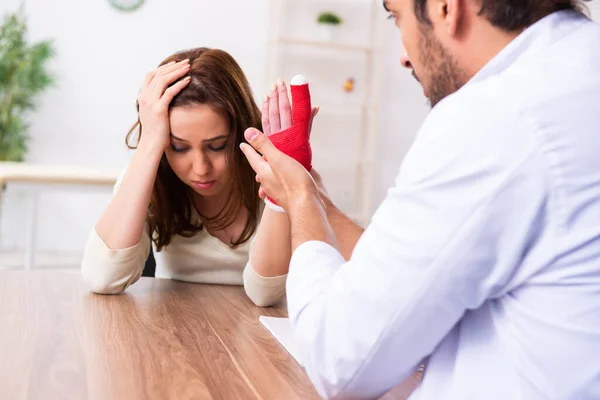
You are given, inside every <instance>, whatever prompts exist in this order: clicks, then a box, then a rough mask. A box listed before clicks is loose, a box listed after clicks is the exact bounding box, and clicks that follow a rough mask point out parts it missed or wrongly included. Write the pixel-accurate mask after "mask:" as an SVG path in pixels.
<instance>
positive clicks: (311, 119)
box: [308, 107, 321, 136]
mask: <svg viewBox="0 0 600 400" xmlns="http://www.w3.org/2000/svg"><path fill="white" fill-rule="evenodd" d="M319 111H321V107H315V108H313V109H312V117H311V118H310V124H308V135H309V136H310V134H311V133H312V124H313V121H314V119H315V117H316V116H317V114H318V113H319Z"/></svg>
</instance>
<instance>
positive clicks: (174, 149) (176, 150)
mask: <svg viewBox="0 0 600 400" xmlns="http://www.w3.org/2000/svg"><path fill="white" fill-rule="evenodd" d="M171 149H173V151H174V152H175V153H183V152H184V151H187V149H188V148H187V147H177V146H175V145H171Z"/></svg>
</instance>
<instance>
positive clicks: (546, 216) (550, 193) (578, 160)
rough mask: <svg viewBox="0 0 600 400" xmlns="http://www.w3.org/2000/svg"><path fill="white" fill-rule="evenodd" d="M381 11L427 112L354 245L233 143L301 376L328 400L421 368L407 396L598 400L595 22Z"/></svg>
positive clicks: (293, 176)
mask: <svg viewBox="0 0 600 400" xmlns="http://www.w3.org/2000/svg"><path fill="white" fill-rule="evenodd" d="M384 6H385V7H386V9H387V10H388V11H389V13H390V17H391V18H392V19H393V20H394V21H395V23H396V25H397V26H398V28H399V29H400V32H401V34H402V41H403V44H404V47H405V50H406V53H407V56H406V57H404V58H403V60H402V63H403V64H404V66H406V67H408V68H411V69H412V70H413V71H414V74H415V76H416V77H418V79H419V81H420V82H421V84H422V85H423V88H424V91H425V95H426V96H427V97H428V98H429V100H430V102H431V105H432V106H433V109H432V111H431V113H430V114H429V116H428V117H427V119H426V121H425V122H424V124H423V126H422V128H421V129H420V131H419V133H418V135H417V138H416V141H415V143H414V144H413V146H412V148H411V149H410V151H409V153H408V155H407V156H406V158H405V159H404V160H403V163H402V166H401V168H400V171H399V174H398V177H397V179H396V182H395V185H394V186H393V187H392V188H391V189H390V190H389V192H388V195H387V197H386V199H385V200H384V201H383V203H382V204H381V205H380V206H379V208H378V209H377V211H376V212H375V214H374V216H373V218H372V221H371V223H370V225H369V226H368V227H367V228H366V230H365V231H364V233H362V232H361V230H360V229H359V228H358V227H356V226H353V225H352V223H351V222H350V221H349V220H348V219H346V218H344V217H343V216H342V215H341V213H340V212H339V210H337V209H336V208H335V207H334V206H333V205H332V204H331V203H330V201H329V200H328V199H327V197H325V196H323V195H322V191H319V188H318V187H317V185H316V184H315V181H314V180H313V179H312V177H311V175H310V174H309V173H308V172H307V171H306V170H304V169H303V168H302V167H301V166H300V165H299V164H298V163H296V162H295V161H294V160H292V159H291V158H289V157H287V156H285V155H284V154H282V153H280V152H279V151H278V150H277V149H275V148H274V146H273V145H272V144H271V143H270V142H269V140H268V138H267V137H265V136H264V135H263V134H262V133H260V132H258V131H257V130H256V129H249V130H248V131H247V132H246V138H247V140H248V142H249V143H250V144H251V146H252V147H251V146H249V145H247V144H243V145H242V150H243V151H244V153H245V154H246V157H247V158H248V159H249V161H250V163H251V164H252V166H253V168H254V169H255V171H256V172H257V179H258V180H259V181H260V182H261V184H262V186H263V190H262V191H261V195H262V196H264V195H265V193H266V194H268V195H269V196H270V197H272V198H273V199H275V201H276V202H277V203H278V204H279V205H281V206H282V207H283V208H284V209H285V210H286V211H287V212H288V215H289V218H290V223H291V229H292V237H293V256H292V260H291V264H290V272H289V276H288V282H287V299H288V308H289V315H290V320H291V323H292V326H293V330H294V333H295V336H296V338H297V340H298V342H299V346H300V349H301V356H302V357H303V358H304V362H305V365H306V370H307V373H308V375H309V376H310V378H311V380H312V382H313V383H314V384H315V386H316V388H317V390H318V391H319V393H320V394H321V395H322V396H324V397H329V398H344V399H346V398H357V399H358V398H361V399H362V398H375V397H377V396H379V395H381V394H383V393H385V392H386V391H387V390H389V389H390V388H392V387H393V386H395V385H397V384H398V383H400V382H401V381H402V380H404V379H405V378H407V377H408V376H409V375H411V374H412V373H414V371H415V370H416V369H417V368H418V367H419V366H420V365H425V372H424V377H423V381H422V383H421V384H420V386H419V387H418V388H417V389H416V391H415V392H414V393H413V397H414V398H415V399H427V400H429V399H431V400H438V399H461V400H462V399H486V400H489V399H498V400H506V399H528V400H530V399H577V400H583V399H598V398H600V27H599V26H598V25H597V24H595V23H594V22H592V21H590V20H589V19H588V18H587V17H586V16H585V15H584V14H583V13H582V12H581V7H582V5H581V4H580V3H578V2H577V1H574V0H573V1H570V0H519V1H515V0H387V1H385V3H384ZM398 112H402V110H398ZM255 149H256V150H255ZM257 151H258V152H260V153H262V155H264V159H263V158H262V157H261V156H260V155H259V154H258V152H257ZM265 159H266V160H268V163H267V162H266V161H265ZM317 167H318V166H317ZM364 190H369V188H364ZM332 224H346V225H347V226H348V229H347V230H346V232H347V235H348V236H347V237H337V238H336V237H334V235H333V234H332V229H331V225H332ZM361 233H362V235H361ZM359 237H360V238H359ZM356 240H358V242H356ZM355 243H356V245H355V246H354V244H355ZM345 246H346V247H347V246H354V249H353V252H352V256H351V258H350V259H349V260H348V261H345V260H344V258H342V256H341V255H340V249H341V248H342V247H345ZM343 253H344V252H342V254H343Z"/></svg>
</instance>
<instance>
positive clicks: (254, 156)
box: [240, 128, 281, 174]
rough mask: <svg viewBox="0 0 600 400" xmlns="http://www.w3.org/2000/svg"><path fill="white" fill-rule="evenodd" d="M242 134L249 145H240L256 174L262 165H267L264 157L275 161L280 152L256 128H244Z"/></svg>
mask: <svg viewBox="0 0 600 400" xmlns="http://www.w3.org/2000/svg"><path fill="white" fill-rule="evenodd" d="M244 136H245V138H246V140H247V141H248V143H250V145H251V146H248V145H246V144H244V143H242V145H243V146H240V147H241V149H242V151H243V152H244V154H245V155H246V158H247V159H248V162H249V163H250V166H251V167H252V169H253V170H254V171H255V172H256V173H257V174H258V173H260V169H261V168H264V166H265V165H267V162H266V161H265V158H266V159H267V160H269V161H275V160H276V159H277V157H278V156H279V155H280V154H281V152H280V151H279V150H277V148H276V147H275V146H274V145H273V143H271V141H270V140H269V138H268V137H267V136H265V135H264V134H263V133H261V132H260V131H259V130H258V129H256V128H248V129H246V132H244ZM253 148H254V149H253ZM255 150H256V151H255ZM257 151H258V152H260V154H262V156H261V155H260V154H258V153H257ZM263 156H264V158H263Z"/></svg>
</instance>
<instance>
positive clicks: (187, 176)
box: [165, 104, 231, 197]
mask: <svg viewBox="0 0 600 400" xmlns="http://www.w3.org/2000/svg"><path fill="white" fill-rule="evenodd" d="M169 120H170V124H171V145H170V146H169V147H168V148H167V150H166V151H165V155H166V157H167V161H168V162H169V165H170V166H171V169H173V172H175V175H177V177H178V178H179V179H181V181H182V182H183V183H185V184H186V185H188V186H189V187H191V188H192V189H193V190H194V191H195V192H196V193H198V194H199V195H201V196H204V197H213V196H216V195H219V194H223V193H224V192H225V191H226V190H228V188H229V185H230V183H231V171H230V170H229V167H228V165H227V158H226V149H227V141H228V139H229V136H230V133H229V126H228V123H227V120H226V119H225V118H224V117H223V116H222V115H221V114H219V113H216V112H215V111H214V110H213V109H212V108H211V107H210V106H208V105H206V104H201V105H196V106H193V107H173V108H172V109H171V110H170V115H169Z"/></svg>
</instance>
